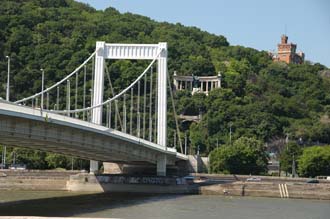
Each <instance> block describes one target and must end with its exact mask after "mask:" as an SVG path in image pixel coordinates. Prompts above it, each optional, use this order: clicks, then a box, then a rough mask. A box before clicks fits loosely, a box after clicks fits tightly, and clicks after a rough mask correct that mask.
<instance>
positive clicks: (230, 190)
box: [199, 182, 330, 200]
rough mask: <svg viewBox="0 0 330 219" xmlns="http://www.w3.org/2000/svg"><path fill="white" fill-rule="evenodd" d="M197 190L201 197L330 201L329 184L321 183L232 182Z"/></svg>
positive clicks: (202, 187)
mask: <svg viewBox="0 0 330 219" xmlns="http://www.w3.org/2000/svg"><path fill="white" fill-rule="evenodd" d="M199 189H200V190H199V193H200V194H203V195H227V196H228V195H229V196H254V197H273V198H299V199H321V200H330V184H322V183H321V184H307V183H292V182H289V183H274V182H233V183H226V184H216V185H204V186H201V187H200V188H199Z"/></svg>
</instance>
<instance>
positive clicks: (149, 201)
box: [0, 191, 330, 219]
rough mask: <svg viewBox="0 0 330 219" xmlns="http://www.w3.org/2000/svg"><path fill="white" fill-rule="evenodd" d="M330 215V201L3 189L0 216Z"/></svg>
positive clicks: (231, 218)
mask: <svg viewBox="0 0 330 219" xmlns="http://www.w3.org/2000/svg"><path fill="white" fill-rule="evenodd" d="M9 215H11V216H64V217H67V216H68V217H69V216H70V217H111V218H141V219H144V218H173V219H175V218H178V219H185V218H187V219H197V218H203V219H207V218H220V219H221V218H224V219H241V218H242V219H243V218H244V219H252V218H253V219H279V218H283V219H302V218H304V219H305V218H308V219H311V218H313V219H314V218H315V219H316V218H318V219H330V202H329V201H318V200H297V199H276V198H253V197H228V196H227V197H222V196H207V195H137V194H110V193H107V194H104V193H103V194H90V193H89V194H88V193H72V192H58V191H0V216H9Z"/></svg>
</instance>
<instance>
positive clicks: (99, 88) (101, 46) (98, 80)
mask: <svg viewBox="0 0 330 219" xmlns="http://www.w3.org/2000/svg"><path fill="white" fill-rule="evenodd" d="M104 52H105V42H96V54H95V68H94V69H95V72H94V82H93V83H94V85H93V102H92V106H96V105H98V104H101V103H102V102H103V88H104ZM102 108H103V107H102V106H101V107H97V108H94V109H92V123H95V124H98V125H102ZM98 169H99V163H98V161H94V160H91V161H90V172H91V173H96V172H97V171H98Z"/></svg>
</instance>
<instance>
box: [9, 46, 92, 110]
mask: <svg viewBox="0 0 330 219" xmlns="http://www.w3.org/2000/svg"><path fill="white" fill-rule="evenodd" d="M95 53H96V52H95V51H94V52H93V53H92V54H91V55H90V56H89V57H88V58H87V59H86V60H85V61H84V62H83V63H82V64H81V65H80V66H79V67H78V68H76V69H75V70H74V71H73V72H71V73H70V74H68V75H67V76H66V77H64V78H63V79H62V80H60V81H59V82H57V83H55V84H54V85H52V86H50V87H49V88H47V89H45V90H43V91H42V92H39V93H36V94H34V95H32V96H29V97H26V98H23V99H21V100H18V101H15V102H14V103H16V104H17V103H21V102H24V101H27V100H30V99H32V98H36V97H38V96H40V95H41V94H43V93H45V92H48V91H50V90H52V89H53V88H55V87H57V86H58V85H60V84H62V83H63V82H65V81H67V80H68V79H69V78H70V77H71V76H72V75H74V74H75V73H76V72H77V71H79V70H80V69H81V68H82V67H83V66H84V65H86V63H87V62H88V61H89V60H90V59H91V58H92V57H93V56H94V55H95Z"/></svg>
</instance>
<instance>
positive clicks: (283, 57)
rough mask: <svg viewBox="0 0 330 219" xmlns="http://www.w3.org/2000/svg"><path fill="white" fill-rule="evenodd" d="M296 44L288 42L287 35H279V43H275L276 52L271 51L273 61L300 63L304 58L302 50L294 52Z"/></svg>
mask: <svg viewBox="0 0 330 219" xmlns="http://www.w3.org/2000/svg"><path fill="white" fill-rule="evenodd" d="M296 49H297V45H296V44H293V43H288V36H286V35H282V36H281V43H279V44H277V53H271V55H272V58H273V60H274V61H275V62H286V63H288V64H289V63H294V64H302V63H303V62H304V59H305V54H304V53H303V52H298V53H296Z"/></svg>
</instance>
